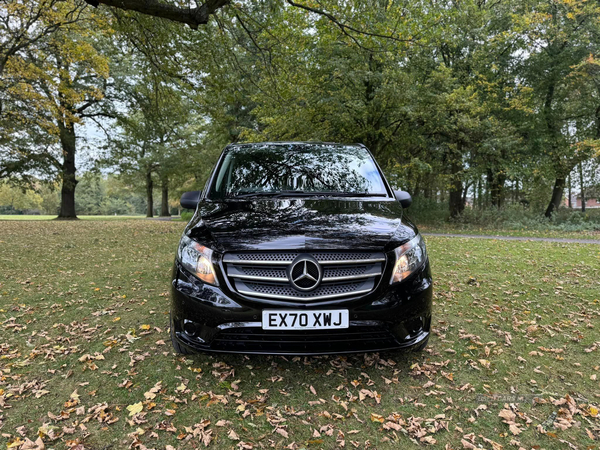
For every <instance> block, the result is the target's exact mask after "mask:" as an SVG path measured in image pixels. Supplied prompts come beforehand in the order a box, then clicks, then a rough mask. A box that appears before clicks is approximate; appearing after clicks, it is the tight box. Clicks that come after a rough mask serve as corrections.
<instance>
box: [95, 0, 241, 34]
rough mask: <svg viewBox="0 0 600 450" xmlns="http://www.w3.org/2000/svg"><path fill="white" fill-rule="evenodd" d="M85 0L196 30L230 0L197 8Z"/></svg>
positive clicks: (149, 0)
mask: <svg viewBox="0 0 600 450" xmlns="http://www.w3.org/2000/svg"><path fill="white" fill-rule="evenodd" d="M85 2H86V3H88V4H90V5H92V6H96V7H97V6H98V5H99V4H103V5H107V6H112V7H115V8H119V9H124V10H127V11H136V12H139V13H142V14H147V15H149V16H154V17H160V18H163V19H168V20H172V21H173V22H179V23H185V24H186V25H189V27H190V28H192V29H194V30H197V29H198V26H199V25H204V24H206V23H208V19H209V18H210V16H211V15H212V14H214V13H215V12H216V11H217V10H218V9H219V8H222V7H223V6H225V5H227V4H229V2H230V0H207V1H206V2H205V3H203V4H202V5H200V6H198V7H197V8H181V7H179V6H175V5H174V4H169V3H164V2H162V1H159V0H85Z"/></svg>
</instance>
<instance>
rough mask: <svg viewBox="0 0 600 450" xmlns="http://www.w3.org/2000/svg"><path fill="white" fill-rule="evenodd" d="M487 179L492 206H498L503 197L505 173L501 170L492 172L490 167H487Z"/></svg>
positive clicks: (500, 204)
mask: <svg viewBox="0 0 600 450" xmlns="http://www.w3.org/2000/svg"><path fill="white" fill-rule="evenodd" d="M487 180H488V185H489V190H490V201H491V203H492V206H494V207H496V208H500V207H501V206H502V203H503V199H504V182H505V181H506V175H504V173H502V172H498V173H494V171H493V170H492V169H488V171H487Z"/></svg>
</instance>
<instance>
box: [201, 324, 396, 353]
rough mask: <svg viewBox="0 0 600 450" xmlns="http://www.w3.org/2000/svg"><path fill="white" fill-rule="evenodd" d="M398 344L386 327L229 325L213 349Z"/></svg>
mask: <svg viewBox="0 0 600 450" xmlns="http://www.w3.org/2000/svg"><path fill="white" fill-rule="evenodd" d="M397 346H398V340H397V339H396V338H395V337H394V335H393V334H392V333H391V332H390V331H389V330H388V329H387V328H385V327H383V326H353V327H350V328H349V329H345V330H326V331H321V332H319V331H316V330H310V331H295V330H286V331H276V330H262V329H260V328H251V327H247V328H230V329H225V330H222V331H220V332H219V333H218V334H217V335H216V336H215V338H214V339H213V341H212V343H211V349H212V350H220V351H244V352H253V351H254V352H269V353H303V352H307V353H314V352H318V353H339V352H344V351H352V352H360V351H369V350H385V349H389V348H394V347H397Z"/></svg>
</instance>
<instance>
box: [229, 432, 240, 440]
mask: <svg viewBox="0 0 600 450" xmlns="http://www.w3.org/2000/svg"><path fill="white" fill-rule="evenodd" d="M227 437H228V438H229V439H231V440H232V441H239V440H240V437H239V436H238V435H237V433H236V432H235V431H233V430H229V433H227Z"/></svg>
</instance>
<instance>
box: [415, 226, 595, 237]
mask: <svg viewBox="0 0 600 450" xmlns="http://www.w3.org/2000/svg"><path fill="white" fill-rule="evenodd" d="M419 231H422V232H423V233H450V234H479V235H486V236H522V237H543V238H566V239H597V240H599V241H600V231H557V230H530V229H527V228H522V229H518V230H517V229H514V230H507V229H503V230H498V229H494V228H485V227H477V226H474V225H471V226H464V225H463V226H456V225H450V224H448V225H447V226H446V225H445V226H441V225H420V226H419Z"/></svg>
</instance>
